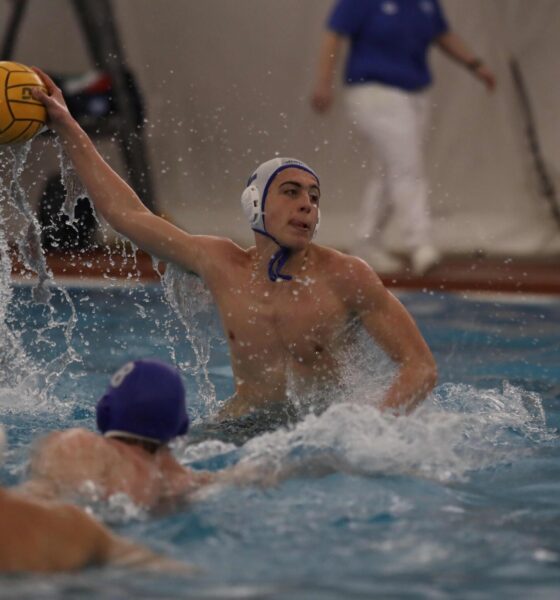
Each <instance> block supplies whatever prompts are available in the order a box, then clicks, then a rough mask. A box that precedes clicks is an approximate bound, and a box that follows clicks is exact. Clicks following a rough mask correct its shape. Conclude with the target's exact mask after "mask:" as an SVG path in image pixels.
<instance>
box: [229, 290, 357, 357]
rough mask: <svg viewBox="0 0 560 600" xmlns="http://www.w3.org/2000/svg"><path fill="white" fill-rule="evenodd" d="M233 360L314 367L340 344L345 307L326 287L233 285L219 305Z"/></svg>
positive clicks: (344, 322)
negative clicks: (286, 363) (287, 363)
mask: <svg viewBox="0 0 560 600" xmlns="http://www.w3.org/2000/svg"><path fill="white" fill-rule="evenodd" d="M221 312H222V321H223V325H224V329H225V334H226V336H227V338H228V342H229V345H230V348H231V352H232V358H233V360H234V362H236V361H237V362H240V361H241V362H243V363H245V362H248V361H253V362H261V361H268V363H272V364H274V363H275V362H286V361H287V360H291V361H295V362H296V363H299V364H300V365H302V366H303V365H313V364H315V363H316V362H317V361H322V360H324V359H325V357H327V356H329V355H330V354H331V353H332V352H333V351H334V350H335V349H336V347H337V346H338V344H339V343H340V340H341V337H342V336H343V333H344V331H345V328H346V326H347V323H348V315H347V311H346V309H345V306H344V304H343V302H342V301H341V299H339V298H338V297H337V296H336V294H335V293H333V291H332V290H330V289H329V287H328V286H327V285H325V284H321V283H320V282H312V281H307V282H306V281H303V282H302V281H299V280H298V281H295V282H294V281H292V282H280V283H275V284H273V285H265V286H254V287H251V286H245V287H237V288H236V287H232V288H231V290H230V293H229V294H227V296H225V297H224V300H223V306H222V307H221Z"/></svg>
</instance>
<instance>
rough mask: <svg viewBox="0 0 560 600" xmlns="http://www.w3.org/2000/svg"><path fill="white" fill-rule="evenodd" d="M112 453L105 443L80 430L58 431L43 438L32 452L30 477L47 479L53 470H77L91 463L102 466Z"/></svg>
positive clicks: (103, 439) (105, 441)
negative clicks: (44, 477)
mask: <svg viewBox="0 0 560 600" xmlns="http://www.w3.org/2000/svg"><path fill="white" fill-rule="evenodd" d="M112 453H113V451H112V449H111V447H110V445H109V444H107V440H105V438H103V437H102V436H101V435H99V434H97V433H93V432H91V431H88V430H87V429H82V428H73V429H67V430H65V431H57V432H55V433H51V434H49V435H47V436H46V437H45V438H43V439H42V440H41V441H40V442H39V443H38V444H37V445H36V446H35V448H34V449H33V452H32V454H31V461H30V473H31V475H32V476H47V477H48V476H50V475H52V473H53V472H54V471H56V472H65V471H79V470H80V469H81V468H84V467H85V465H86V464H88V463H91V462H92V461H93V462H95V463H96V464H101V463H102V462H103V460H104V459H107V458H108V455H109V454H112Z"/></svg>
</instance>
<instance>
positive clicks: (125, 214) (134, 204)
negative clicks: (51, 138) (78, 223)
mask: <svg viewBox="0 0 560 600" xmlns="http://www.w3.org/2000/svg"><path fill="white" fill-rule="evenodd" d="M34 70H35V71H36V72H37V74H38V75H39V76H40V77H41V79H42V80H43V82H44V84H45V87H46V88H47V90H48V94H45V93H44V92H43V91H41V90H40V89H39V88H33V91H32V93H33V96H34V97H35V98H36V99H37V100H39V101H40V102H42V103H43V104H44V105H45V108H46V109H47V113H48V125H49V127H50V128H51V129H53V130H54V131H55V132H56V133H57V134H58V136H59V138H60V140H61V142H62V145H63V147H64V149H65V151H66V153H67V154H68V156H69V158H70V160H71V161H72V164H73V166H74V168H75V170H76V172H77V174H78V176H79V177H80V179H81V180H82V182H83V184H84V185H85V187H86V189H87V191H88V195H89V197H90V199H91V200H92V201H93V204H94V205H95V208H96V210H98V211H99V212H100V214H101V215H102V216H103V217H104V218H105V219H106V221H107V222H108V223H109V224H110V225H111V227H113V228H114V229H115V230H116V231H117V232H118V233H120V234H122V235H124V236H125V237H127V238H128V239H129V240H130V241H132V242H133V243H134V244H136V245H137V246H138V247H139V248H142V249H143V250H145V251H146V252H148V253H150V254H152V255H153V256H156V257H157V258H159V259H161V260H164V261H169V262H175V263H177V264H179V265H181V266H182V267H184V268H186V269H188V270H190V271H193V272H195V273H198V274H199V275H203V272H204V267H205V264H206V263H207V262H208V261H211V260H212V259H213V258H215V257H212V256H211V255H212V250H213V249H215V248H216V246H219V241H218V238H213V237H210V236H195V235H190V234H188V233H187V232H185V231H183V230H181V229H179V228H178V227H175V226H174V225H173V224H171V223H169V222H168V221H166V220H165V219H162V218H161V217H158V216H157V215H155V214H153V213H152V212H150V211H149V210H148V209H147V208H146V207H145V206H144V205H143V204H142V202H141V201H140V199H139V198H138V196H137V195H136V193H135V192H134V190H132V189H131V188H130V186H129V185H128V184H127V183H126V182H125V181H124V180H123V179H122V178H121V177H120V176H119V175H118V174H117V173H116V172H115V171H114V170H113V169H112V168H111V167H110V166H109V165H108V164H107V162H106V161H105V160H104V159H103V158H102V156H101V155H100V154H99V152H98V151H97V149H96V148H95V146H94V144H93V142H92V141H91V140H90V138H89V137H88V135H87V134H86V133H85V132H84V131H83V129H82V128H81V127H80V125H79V124H78V123H77V121H76V120H75V119H74V118H73V117H72V115H71V114H70V112H69V110H68V107H67V106H66V102H65V101H64V97H63V95H62V92H61V90H60V89H59V88H58V87H57V86H56V84H55V83H54V82H53V80H52V79H51V78H50V77H49V76H48V75H47V74H46V73H44V72H43V71H41V70H40V69H38V68H34ZM223 241H225V240H223ZM205 261H206V262H205Z"/></svg>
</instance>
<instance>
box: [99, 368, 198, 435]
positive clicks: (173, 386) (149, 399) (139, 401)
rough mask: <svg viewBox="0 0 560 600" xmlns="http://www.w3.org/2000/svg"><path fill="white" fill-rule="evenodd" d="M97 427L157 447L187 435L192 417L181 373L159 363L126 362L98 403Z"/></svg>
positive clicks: (105, 433) (105, 431)
mask: <svg viewBox="0 0 560 600" xmlns="http://www.w3.org/2000/svg"><path fill="white" fill-rule="evenodd" d="M97 426H98V428H99V431H101V433H103V434H104V435H105V436H107V437H119V438H125V439H132V440H137V441H141V442H148V443H151V444H157V445H162V444H167V443H168V442H170V441H171V440H172V439H173V438H175V437H177V436H179V435H184V434H185V433H187V430H188V427H189V418H188V415H187V410H186V401H185V388H184V386H183V382H182V380H181V376H180V375H179V372H178V371H177V370H176V369H175V368H174V367H172V366H170V365H168V364H166V363H164V362H161V361H159V360H136V361H134V362H129V363H126V364H125V365H124V366H122V367H121V368H120V369H119V370H118V371H117V372H116V373H115V374H114V375H113V376H112V377H111V382H110V385H109V387H108V388H107V391H106V392H105V394H104V395H103V396H102V397H101V398H100V399H99V401H98V403H97Z"/></svg>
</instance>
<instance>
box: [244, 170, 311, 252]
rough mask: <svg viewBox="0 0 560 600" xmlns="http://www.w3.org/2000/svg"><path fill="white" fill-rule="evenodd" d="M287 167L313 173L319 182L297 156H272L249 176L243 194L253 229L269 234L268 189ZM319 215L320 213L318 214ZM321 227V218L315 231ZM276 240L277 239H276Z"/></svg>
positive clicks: (246, 211)
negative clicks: (267, 223)
mask: <svg viewBox="0 0 560 600" xmlns="http://www.w3.org/2000/svg"><path fill="white" fill-rule="evenodd" d="M285 169H301V170H302V171H306V172H307V173H311V175H313V177H315V179H316V180H317V183H319V177H318V176H317V173H315V171H314V170H313V169H312V168H311V167H310V166H309V165H306V164H305V163H304V162H302V161H301V160H298V159H297V158H272V159H271V160H267V161H266V162H264V163H262V165H259V166H258V167H257V168H256V169H255V171H253V173H252V174H251V177H249V181H247V187H246V188H245V189H244V190H243V194H241V206H242V207H243V212H244V213H245V216H246V217H247V219H248V220H249V224H250V225H251V229H252V230H253V231H256V232H257V233H262V234H264V235H268V233H267V231H266V222H265V212H266V211H265V204H266V197H267V194H268V190H269V188H270V184H271V183H272V180H273V179H274V178H275V177H276V175H278V173H280V172H281V171H284V170H285ZM317 216H319V215H317ZM318 228H319V220H317V226H316V227H315V233H316V232H317V229H318ZM275 241H276V240H275Z"/></svg>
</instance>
